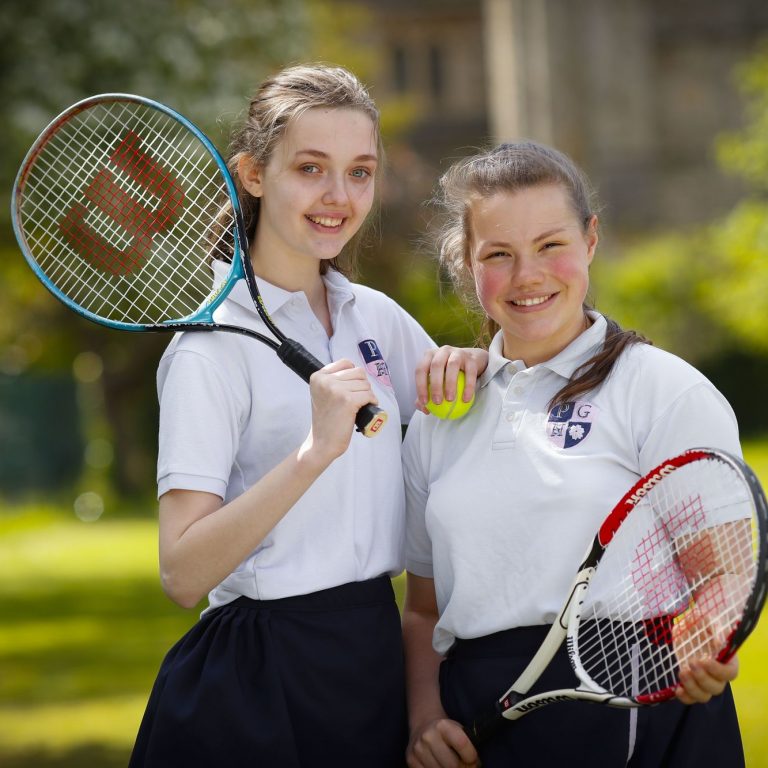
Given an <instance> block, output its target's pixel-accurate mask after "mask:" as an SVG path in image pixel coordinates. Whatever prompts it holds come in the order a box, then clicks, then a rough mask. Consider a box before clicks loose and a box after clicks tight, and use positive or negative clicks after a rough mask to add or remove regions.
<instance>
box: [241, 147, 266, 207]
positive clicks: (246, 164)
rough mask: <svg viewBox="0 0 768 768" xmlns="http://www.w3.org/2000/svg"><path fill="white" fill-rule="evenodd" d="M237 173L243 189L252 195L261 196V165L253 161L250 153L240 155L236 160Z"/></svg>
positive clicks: (262, 192)
mask: <svg viewBox="0 0 768 768" xmlns="http://www.w3.org/2000/svg"><path fill="white" fill-rule="evenodd" d="M237 175H238V177H239V178H240V183H241V184H242V185H243V189H245V191H246V192H248V193H249V194H251V195H253V197H261V196H262V195H263V194H264V191H263V189H262V175H263V167H262V165H261V164H260V163H257V162H255V161H254V159H253V158H252V157H251V156H250V155H246V154H242V155H240V159H239V160H238V161H237Z"/></svg>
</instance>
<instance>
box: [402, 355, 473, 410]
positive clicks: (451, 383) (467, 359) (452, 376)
mask: <svg viewBox="0 0 768 768" xmlns="http://www.w3.org/2000/svg"><path fill="white" fill-rule="evenodd" d="M487 363H488V353H487V352H486V351H485V350H483V349H475V348H469V349H464V348H458V347H451V346H442V347H439V348H437V349H430V350H427V352H425V353H424V356H423V358H422V360H421V362H420V363H419V365H418V366H417V367H416V371H415V374H416V407H417V409H418V410H420V411H421V412H422V413H427V410H426V407H425V406H426V403H427V400H429V399H430V398H431V399H432V402H433V403H435V404H439V403H441V402H442V401H443V399H446V400H449V401H451V402H452V401H453V400H455V399H456V393H457V389H458V387H457V380H458V376H459V371H464V376H465V382H464V392H463V394H462V400H463V401H464V402H465V403H468V402H469V401H470V400H471V399H472V397H473V396H474V394H475V389H476V385H477V377H478V373H479V371H481V370H485V367H486V365H487Z"/></svg>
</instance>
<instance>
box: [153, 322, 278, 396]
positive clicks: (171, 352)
mask: <svg viewBox="0 0 768 768" xmlns="http://www.w3.org/2000/svg"><path fill="white" fill-rule="evenodd" d="M244 343H245V344H250V345H253V342H252V341H251V340H249V339H247V338H246V337H245V336H239V335H238V334H233V333H225V332H223V331H222V332H215V331H184V332H182V333H177V334H175V335H174V337H173V339H171V341H170V343H169V344H168V346H167V347H166V349H165V351H164V352H163V355H162V357H161V358H160V363H159V365H158V369H157V379H158V386H159V387H160V388H161V389H162V387H163V385H164V384H165V382H166V380H167V379H168V378H169V376H171V375H173V377H174V378H176V379H179V380H182V381H186V382H187V384H189V383H190V381H191V380H193V379H197V378H200V379H207V380H210V381H215V380H219V381H221V382H225V381H229V382H231V383H234V382H235V381H240V380H246V379H247V378H248V365H247V359H248V357H247V355H246V354H245V352H244V351H243V349H242V345H243V344H244ZM256 346H261V345H256ZM265 349H266V347H265Z"/></svg>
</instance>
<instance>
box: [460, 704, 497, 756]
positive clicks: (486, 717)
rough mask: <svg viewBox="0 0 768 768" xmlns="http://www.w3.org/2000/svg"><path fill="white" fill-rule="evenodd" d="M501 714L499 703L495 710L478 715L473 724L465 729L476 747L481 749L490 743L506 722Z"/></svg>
mask: <svg viewBox="0 0 768 768" xmlns="http://www.w3.org/2000/svg"><path fill="white" fill-rule="evenodd" d="M501 712H502V710H501V706H500V705H499V704H498V703H497V704H496V706H495V707H494V708H493V710H488V711H486V712H483V713H482V714H480V715H477V716H476V717H475V718H474V719H473V720H472V723H471V724H470V725H467V726H466V727H465V728H464V730H465V731H466V733H467V736H469V740H470V741H471V742H472V744H473V745H474V746H475V747H479V746H481V745H482V744H484V743H485V742H486V741H488V739H490V738H491V736H493V734H494V733H496V731H498V729H499V728H500V727H501V725H502V724H503V723H504V722H505V718H504V716H503V715H502V714H501Z"/></svg>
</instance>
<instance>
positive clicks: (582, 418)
mask: <svg viewBox="0 0 768 768" xmlns="http://www.w3.org/2000/svg"><path fill="white" fill-rule="evenodd" d="M597 413H598V408H597V406H596V405H593V404H592V403H588V402H586V401H585V400H576V401H575V402H572V403H563V404H562V405H556V406H555V407H554V408H553V409H552V410H551V411H550V412H549V417H548V419H547V436H548V437H549V439H550V440H551V441H552V442H553V443H554V444H555V445H556V446H557V447H558V448H573V446H574V445H579V444H581V443H583V442H584V441H585V440H586V439H587V436H588V435H589V433H590V431H591V429H592V424H593V423H594V421H595V419H596V418H597Z"/></svg>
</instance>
